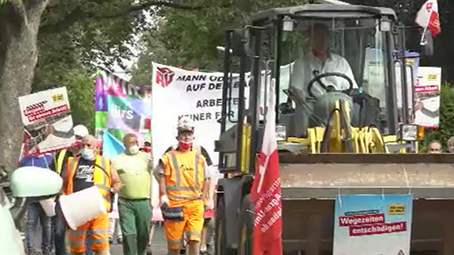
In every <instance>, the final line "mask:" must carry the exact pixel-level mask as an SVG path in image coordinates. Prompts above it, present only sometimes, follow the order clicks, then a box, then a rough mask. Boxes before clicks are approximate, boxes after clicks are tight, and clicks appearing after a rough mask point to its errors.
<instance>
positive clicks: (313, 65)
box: [291, 52, 358, 98]
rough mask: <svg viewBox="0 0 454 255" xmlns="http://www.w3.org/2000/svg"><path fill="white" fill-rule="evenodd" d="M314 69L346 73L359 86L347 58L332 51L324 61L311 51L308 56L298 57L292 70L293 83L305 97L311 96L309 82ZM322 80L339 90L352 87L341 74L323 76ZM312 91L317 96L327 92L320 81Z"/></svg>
mask: <svg viewBox="0 0 454 255" xmlns="http://www.w3.org/2000/svg"><path fill="white" fill-rule="evenodd" d="M314 70H316V71H318V74H323V73H327V72H336V73H342V74H345V75H347V76H348V77H349V78H350V79H351V80H352V82H353V88H358V85H357V84H356V81H355V77H354V75H353V72H352V69H351V67H350V65H349V64H348V61H347V60H346V59H345V58H343V57H341V56H339V55H336V54H333V53H330V54H329V57H328V58H327V59H326V60H325V62H323V61H321V60H320V59H318V58H317V57H315V56H314V54H313V53H312V52H311V53H310V54H307V56H303V57H300V58H298V59H297V60H296V61H295V64H294V66H293V71H292V77H291V82H292V83H291V84H292V86H293V87H295V88H296V89H298V90H301V92H302V96H303V98H306V97H310V95H309V94H308V92H307V85H308V82H309V81H310V80H311V79H312V78H314V77H315V76H314ZM321 81H322V82H323V83H324V84H325V85H326V86H330V85H332V86H334V87H335V88H336V89H337V90H347V89H349V87H350V84H349V82H348V81H347V80H346V79H344V78H342V77H339V76H328V77H325V78H322V79H321ZM311 92H312V94H313V95H314V96H315V97H319V96H321V95H323V94H325V93H326V92H325V90H324V89H323V88H322V87H321V86H320V85H319V83H318V82H315V83H314V85H313V86H312V89H311Z"/></svg>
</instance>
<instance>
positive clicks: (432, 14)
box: [416, 0, 441, 38]
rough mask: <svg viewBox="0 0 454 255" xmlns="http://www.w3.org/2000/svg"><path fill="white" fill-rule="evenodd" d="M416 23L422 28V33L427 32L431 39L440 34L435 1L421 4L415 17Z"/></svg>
mask: <svg viewBox="0 0 454 255" xmlns="http://www.w3.org/2000/svg"><path fill="white" fill-rule="evenodd" d="M416 23H417V24H418V25H420V26H421V27H423V28H424V31H426V30H429V31H430V32H431V33H432V36H433V37H435V36H437V35H438V34H439V33H441V27H440V17H439V13H438V2H437V0H427V1H426V2H425V3H424V4H423V6H422V7H421V9H420V10H419V11H418V14H417V15H416ZM424 36H425V35H423V38H424Z"/></svg>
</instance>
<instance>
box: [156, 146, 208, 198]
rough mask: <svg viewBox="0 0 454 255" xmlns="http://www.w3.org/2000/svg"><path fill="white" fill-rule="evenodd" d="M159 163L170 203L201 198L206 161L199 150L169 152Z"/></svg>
mask: <svg viewBox="0 0 454 255" xmlns="http://www.w3.org/2000/svg"><path fill="white" fill-rule="evenodd" d="M161 161H162V164H163V166H164V176H165V180H166V193H167V197H168V198H169V200H170V201H171V202H172V200H173V201H174V202H177V201H180V202H184V201H188V200H195V199H201V198H202V192H203V184H204V181H205V177H206V176H205V171H206V169H205V167H206V161H205V157H204V156H202V155H201V154H200V150H197V151H195V150H191V151H188V152H180V151H177V150H171V151H169V152H167V153H166V154H164V155H163V156H162V157H161ZM171 204H172V203H171Z"/></svg>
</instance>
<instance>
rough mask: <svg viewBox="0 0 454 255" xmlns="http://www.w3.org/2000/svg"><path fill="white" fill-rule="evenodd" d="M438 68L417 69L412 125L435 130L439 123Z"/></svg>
mask: <svg viewBox="0 0 454 255" xmlns="http://www.w3.org/2000/svg"><path fill="white" fill-rule="evenodd" d="M440 87H441V68H440V67H419V68H418V79H417V80H416V85H415V120H414V124H417V125H421V126H423V127H426V128H437V127H438V124H439V122H440Z"/></svg>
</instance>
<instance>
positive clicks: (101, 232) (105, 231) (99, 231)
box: [91, 229, 109, 235]
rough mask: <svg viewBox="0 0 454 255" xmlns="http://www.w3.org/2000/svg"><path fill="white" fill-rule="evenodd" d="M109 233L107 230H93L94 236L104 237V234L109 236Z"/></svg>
mask: <svg viewBox="0 0 454 255" xmlns="http://www.w3.org/2000/svg"><path fill="white" fill-rule="evenodd" d="M108 233H109V231H108V230H107V229H96V230H94V229H93V230H91V234H92V235H102V234H108Z"/></svg>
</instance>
